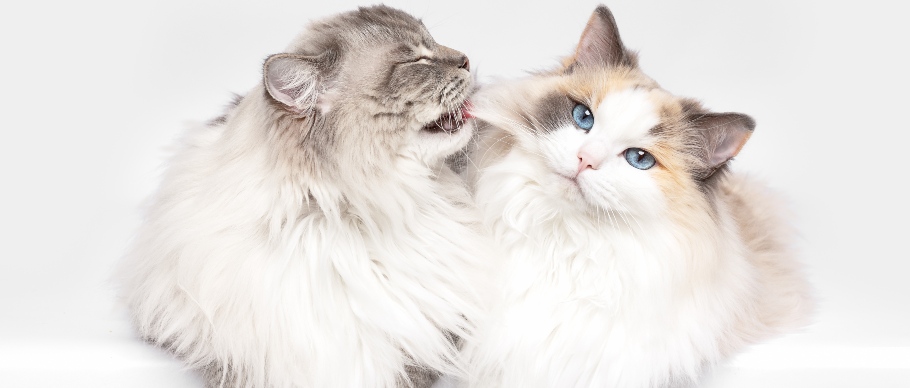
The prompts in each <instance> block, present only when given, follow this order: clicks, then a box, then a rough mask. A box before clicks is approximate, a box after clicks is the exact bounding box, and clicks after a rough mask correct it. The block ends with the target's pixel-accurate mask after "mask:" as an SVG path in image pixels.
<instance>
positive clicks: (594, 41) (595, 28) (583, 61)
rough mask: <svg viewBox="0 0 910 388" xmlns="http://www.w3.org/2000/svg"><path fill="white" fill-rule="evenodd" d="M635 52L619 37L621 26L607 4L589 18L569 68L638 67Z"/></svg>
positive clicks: (599, 7) (598, 8)
mask: <svg viewBox="0 0 910 388" xmlns="http://www.w3.org/2000/svg"><path fill="white" fill-rule="evenodd" d="M637 63H638V61H637V59H636V56H635V53H632V52H629V51H628V50H626V47H625V46H624V45H623V43H622V39H620V37H619V28H618V27H617V26H616V20H615V19H614V18H613V13H611V12H610V9H608V8H607V7H606V6H603V5H601V6H598V7H597V9H595V10H594V13H593V14H592V15H591V19H589V20H588V24H587V26H586V27H585V30H584V32H582V33H581V39H580V40H579V42H578V47H577V48H576V49H575V55H574V56H573V57H572V58H571V60H570V63H569V69H571V68H572V67H574V66H581V67H610V66H629V67H636V66H637Z"/></svg>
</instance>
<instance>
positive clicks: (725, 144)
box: [690, 113, 755, 170]
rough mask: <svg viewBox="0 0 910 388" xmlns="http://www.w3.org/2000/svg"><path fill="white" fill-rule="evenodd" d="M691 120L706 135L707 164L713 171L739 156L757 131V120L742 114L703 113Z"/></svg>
mask: <svg viewBox="0 0 910 388" xmlns="http://www.w3.org/2000/svg"><path fill="white" fill-rule="evenodd" d="M690 120H691V121H692V123H693V124H695V126H696V127H697V128H699V129H701V131H702V134H703V135H704V145H705V157H706V162H707V163H708V165H709V166H710V167H711V168H712V170H716V169H717V168H719V167H720V166H721V165H723V164H724V163H726V162H727V161H728V160H730V159H732V158H733V157H734V156H736V155H737V154H739V151H740V150H741V149H742V148H743V146H744V145H746V141H748V140H749V137H750V136H752V132H753V131H754V130H755V120H753V119H752V118H751V117H749V116H747V115H744V114H742V113H701V114H698V115H695V116H694V117H691V118H690Z"/></svg>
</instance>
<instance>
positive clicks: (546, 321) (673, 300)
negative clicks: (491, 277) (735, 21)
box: [464, 6, 811, 388]
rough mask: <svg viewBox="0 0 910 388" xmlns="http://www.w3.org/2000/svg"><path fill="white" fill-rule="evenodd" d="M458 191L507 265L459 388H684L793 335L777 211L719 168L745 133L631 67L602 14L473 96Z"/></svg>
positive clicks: (727, 117) (798, 318)
mask: <svg viewBox="0 0 910 388" xmlns="http://www.w3.org/2000/svg"><path fill="white" fill-rule="evenodd" d="M472 101H473V102H474V104H475V109H474V110H472V112H473V115H474V116H475V117H477V118H478V120H479V121H478V128H479V130H480V132H479V138H478V140H477V143H476V144H475V147H474V150H473V151H472V155H471V163H468V171H467V176H468V178H469V181H470V182H471V184H472V185H473V188H474V190H475V193H476V194H475V200H476V202H477V204H478V206H479V207H480V209H481V212H482V213H483V215H484V218H485V223H486V225H487V226H488V227H489V228H490V229H491V230H492V233H493V237H494V239H495V241H496V242H497V243H498V244H499V246H500V247H501V248H502V249H503V250H504V251H505V252H506V255H505V257H503V258H502V260H501V262H499V263H498V265H499V267H498V268H497V269H496V270H495V271H494V273H495V274H496V275H497V276H498V278H496V279H495V282H496V283H497V284H498V285H499V286H500V287H501V290H500V291H499V295H497V296H496V297H495V298H493V301H492V302H491V303H492V304H493V308H492V310H491V312H490V313H489V316H488V317H487V319H486V320H485V321H484V322H482V323H480V324H479V326H478V328H477V333H476V335H475V337H474V338H473V339H472V340H471V341H469V342H468V343H467V344H466V349H465V350H464V355H465V357H466V359H467V360H468V362H469V368H470V369H469V374H470V378H469V380H468V381H467V384H466V385H467V386H470V387H509V388H512V387H522V388H527V387H559V388H562V387H612V388H620V387H622V388H632V387H641V388H644V387H687V386H692V385H695V384H696V383H697V381H698V380H699V377H700V376H702V375H703V374H704V372H705V371H706V370H708V369H710V367H711V366H712V365H715V364H716V363H718V362H719V361H721V360H723V359H724V358H725V357H727V356H730V355H731V354H733V353H735V352H737V351H739V350H741V349H743V347H744V346H745V345H747V344H749V343H753V342H756V341H759V340H762V339H765V338H768V337H769V336H771V335H773V334H776V333H780V332H782V331H785V330H788V329H793V328H797V327H799V326H801V325H803V324H804V323H805V322H806V319H807V314H808V312H809V310H810V307H811V300H810V298H809V297H808V286H807V284H806V282H805V281H804V279H803V277H802V275H801V273H800V270H799V265H798V263H797V262H796V261H795V259H794V257H793V256H794V254H793V252H792V251H791V248H790V247H789V245H788V244H789V240H790V238H791V232H790V231H789V230H788V227H787V226H786V224H785V222H784V221H782V219H781V218H780V217H779V216H778V214H777V213H778V212H779V204H778V201H777V199H775V197H774V196H773V195H772V193H770V192H768V190H767V189H766V188H765V187H763V186H762V185H760V184H758V183H756V182H754V181H752V180H750V179H747V178H745V177H743V176H740V175H735V174H732V173H731V172H730V171H729V170H728V166H727V164H728V161H729V160H730V159H731V158H733V157H734V156H735V155H736V154H737V153H738V152H739V150H740V148H741V147H742V146H743V145H744V144H745V143H746V140H747V139H748V138H749V136H750V135H751V134H752V131H753V129H754V125H755V123H754V121H753V120H752V119H751V118H749V117H748V116H746V115H743V114H738V113H712V112H709V111H707V110H705V109H704V108H702V107H701V105H700V104H699V103H698V102H696V101H694V100H691V99H686V98H680V97H676V96H673V95H671V94H669V93H668V92H666V91H664V90H663V89H661V88H660V87H659V86H658V85H657V83H655V82H654V81H653V80H651V79H650V78H648V77H647V76H646V75H644V74H643V73H642V72H641V71H640V70H639V68H638V65H637V58H636V55H635V54H634V53H632V52H629V51H628V50H626V49H625V48H624V46H623V44H622V42H621V40H620V37H619V32H618V30H617V28H616V24H615V22H614V19H613V16H612V14H611V13H610V11H609V10H608V9H607V8H606V7H603V6H600V7H598V8H597V10H596V11H595V12H594V14H593V16H592V17H591V19H590V21H589V23H588V25H587V27H586V29H585V31H584V33H583V35H582V37H581V39H580V42H579V44H578V47H577V50H576V52H575V54H574V55H573V56H572V57H570V58H568V59H566V60H565V61H564V66H562V67H561V68H559V69H556V70H554V71H551V72H544V73H538V74H533V75H531V76H529V77H527V78H525V79H521V80H517V81H514V82H503V83H499V84H494V85H491V86H489V87H485V88H482V89H481V90H480V91H479V92H478V93H477V94H476V95H475V96H474V97H473V98H472Z"/></svg>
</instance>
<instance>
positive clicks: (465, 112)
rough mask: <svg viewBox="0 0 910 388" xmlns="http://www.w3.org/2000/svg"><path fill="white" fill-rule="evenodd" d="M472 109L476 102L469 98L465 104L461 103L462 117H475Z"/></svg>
mask: <svg viewBox="0 0 910 388" xmlns="http://www.w3.org/2000/svg"><path fill="white" fill-rule="evenodd" d="M471 109H474V104H472V103H471V101H469V100H465V101H464V104H462V105H461V117H463V118H464V119H465V120H467V119H472V118H474V115H472V114H471Z"/></svg>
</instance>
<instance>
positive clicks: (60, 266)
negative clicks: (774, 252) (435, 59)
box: [0, 0, 910, 388]
mask: <svg viewBox="0 0 910 388" xmlns="http://www.w3.org/2000/svg"><path fill="white" fill-rule="evenodd" d="M892 3H893V2H890V1H866V2H863V3H862V5H860V4H859V2H847V1H838V2H827V1H799V2H795V1H785V0H772V1H761V2H743V1H735V2H734V1H719V0H711V1H709V0H703V1H674V2H669V1H666V2H659V1H653V0H648V1H634V2H633V1H611V2H609V3H607V5H608V6H610V7H611V9H612V10H613V12H614V14H615V16H616V19H617V21H618V23H619V26H620V31H621V33H622V35H623V38H624V40H625V42H626V44H627V45H628V46H629V47H630V48H633V49H637V50H640V52H641V65H642V67H643V68H644V70H645V71H646V72H647V73H648V74H650V75H651V76H653V77H654V78H655V79H656V80H657V81H658V82H660V83H661V84H662V85H663V86H664V87H665V88H666V89H668V90H670V91H671V92H674V93H677V94H680V95H686V96H692V97H696V98H700V99H701V100H702V101H704V102H705V103H706V105H707V106H708V107H710V108H712V109H714V110H718V111H740V112H744V113H748V114H750V115H752V116H753V117H754V118H756V120H757V122H758V128H757V129H756V134H755V135H754V136H753V137H752V140H751V141H750V143H749V144H748V145H747V146H746V148H745V149H744V151H743V152H742V153H741V154H740V157H739V158H738V160H737V161H736V162H735V165H734V166H735V167H734V168H735V169H736V170H738V171H748V172H750V173H754V174H756V175H759V176H761V177H764V178H765V179H766V180H768V181H769V182H770V183H771V184H772V185H773V186H774V187H776V188H777V189H779V190H780V191H783V192H784V193H785V194H786V195H787V196H788V197H789V198H790V199H791V202H792V204H793V207H794V209H795V221H794V222H795V223H796V224H797V226H798V229H799V230H800V231H801V237H800V238H801V249H802V258H803V260H804V261H805V262H806V264H807V266H808V270H809V275H810V278H811V280H812V283H813V284H814V286H815V287H816V289H817V291H818V296H819V298H820V302H821V303H820V309H819V312H818V315H817V317H816V324H814V325H813V326H811V327H809V328H808V329H807V330H805V331H804V332H803V333H799V334H795V335H790V336H787V337H784V338H781V339H778V340H775V341H771V342H769V343H767V344H764V345H761V346H756V347H753V348H752V349H751V350H750V351H749V352H746V353H744V354H743V355H741V356H740V357H738V358H736V359H734V360H733V361H732V362H731V363H730V364H729V365H727V366H725V367H724V368H721V369H720V370H719V371H718V373H717V374H716V376H715V377H714V378H713V379H711V380H710V381H708V382H707V383H706V384H705V385H706V386H710V387H715V388H719V387H860V386H862V387H908V386H910V303H908V295H910V282H908V281H907V276H908V275H907V273H908V270H910V264H908V259H910V254H908V251H907V249H906V240H904V238H907V237H906V234H907V231H908V227H907V225H906V220H908V219H910V206H908V204H907V203H908V201H910V195H908V194H910V193H908V191H910V189H908V179H907V177H908V173H907V172H906V170H904V169H903V168H902V167H900V166H901V163H902V162H903V159H904V155H905V154H904V151H905V149H906V148H907V140H908V139H910V136H908V130H910V125H908V121H907V119H906V117H907V114H906V112H907V105H908V103H910V98H908V97H907V93H908V92H907V91H908V87H910V82H908V80H910V77H908V71H910V60H908V54H907V53H908V50H907V44H908V38H910V27H908V25H910V24H908V23H907V21H906V15H907V10H908V9H907V8H908V7H907V6H904V5H900V6H896V5H892ZM368 4H369V3H358V2H353V1H333V2H329V1H318V2H317V1H300V0H298V1H259V2H256V4H255V5H254V4H253V3H252V2H249V3H246V2H238V1H207V2H203V1H192V2H190V1H178V0H159V1H146V2H142V3H134V4H130V5H126V4H125V2H115V1H101V0H89V1H82V2H65V1H62V0H55V1H50V2H45V3H38V2H32V3H31V4H28V5H26V4H25V3H24V2H20V3H18V4H15V5H10V4H6V5H4V6H3V11H2V15H0V52H2V53H3V56H2V61H0V107H2V111H0V128H2V130H3V132H2V134H3V136H2V140H0V172H2V174H0V181H2V191H0V193H2V194H0V195H2V197H0V199H2V200H0V227H2V228H3V229H2V236H3V240H2V244H0V386H3V387H59V386H67V387H162V386H167V387H197V386H200V382H199V381H198V380H197V379H196V378H195V377H194V376H193V375H191V374H188V373H186V372H183V371H181V369H180V365H179V363H177V362H176V361H173V360H171V359H170V358H169V357H168V356H167V355H164V354H163V353H161V352H159V351H157V350H156V349H154V348H152V347H149V346H147V345H144V344H142V343H140V342H139V341H138V340H137V339H136V338H135V336H134V334H133V332H132V330H131V329H130V328H129V326H128V325H127V323H126V319H125V315H124V313H123V311H122V310H121V309H120V308H119V307H118V306H116V305H115V304H114V298H113V295H112V293H111V287H110V284H109V282H108V280H109V275H110V271H111V268H112V266H113V264H114V263H115V262H116V261H117V260H118V259H119V257H120V255H121V254H122V252H123V251H124V249H125V247H126V245H127V243H128V241H129V238H130V236H131V233H132V231H133V230H135V228H136V226H137V225H138V222H139V211H138V210H139V205H140V203H141V202H142V200H143V199H144V198H145V197H146V196H147V195H148V194H149V193H150V192H151V191H152V190H153V188H154V187H155V185H156V182H157V174H158V173H159V172H160V165H161V162H162V160H163V157H164V156H165V155H166V153H165V147H166V146H167V145H169V144H170V143H171V142H172V140H173V139H174V138H175V137H176V136H177V134H178V133H180V131H181V128H182V127H183V124H184V123H185V122H187V121H204V120H207V119H209V118H212V117H214V116H217V115H218V114H219V112H220V110H221V108H222V107H223V106H224V105H225V104H226V103H227V102H228V101H229V100H230V97H231V94H230V93H232V92H237V93H244V92H245V91H246V90H248V89H249V88H251V87H252V86H253V85H255V84H256V83H257V82H259V79H260V66H261V64H262V61H263V59H264V58H265V57H266V56H267V55H269V54H272V53H276V52H280V51H281V50H282V49H283V48H284V47H285V45H287V44H288V42H289V41H290V40H291V39H292V38H293V37H294V36H295V35H296V34H297V33H298V32H299V31H300V30H301V29H302V28H303V26H304V25H305V24H306V23H307V22H308V21H309V20H313V19H316V18H320V17H323V16H327V15H330V14H333V13H336V12H340V11H345V10H349V9H351V8H353V7H354V6H355V5H368ZM388 4H389V5H393V6H396V7H399V8H402V9H404V10H406V11H409V12H411V13H412V14H414V15H416V16H418V17H421V18H423V19H424V21H425V23H426V25H427V26H428V27H429V29H430V31H431V32H432V33H433V35H434V36H435V37H436V39H437V41H439V42H440V43H442V44H445V45H448V46H450V47H453V48H456V49H458V50H461V51H463V52H465V53H467V54H468V55H469V57H470V58H471V63H472V68H474V69H476V70H477V71H478V72H479V73H480V74H481V79H489V77H491V76H518V75H521V74H522V72H523V71H525V70H534V69H541V68H548V67H550V66H553V65H554V64H556V61H557V59H558V58H559V57H560V56H561V55H565V54H568V53H570V51H571V50H572V49H573V47H574V44H575V42H576V41H577V39H578V36H579V34H580V33H581V30H582V28H583V26H584V23H585V22H586V21H587V18H588V17H589V15H590V13H591V11H592V10H593V9H594V7H595V5H596V4H597V2H595V1H574V2H567V1H558V2H557V1H553V2H549V3H543V2H540V3H529V2H525V1H518V0H516V1H510V2H505V1H504V2H494V1H492V0H480V1H475V0H462V1H450V2H445V3H430V2H419V1H390V2H388Z"/></svg>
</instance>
